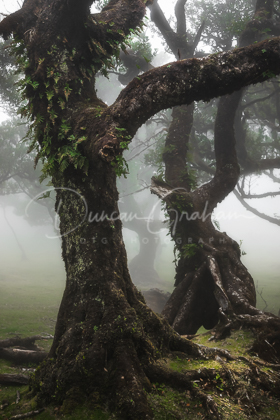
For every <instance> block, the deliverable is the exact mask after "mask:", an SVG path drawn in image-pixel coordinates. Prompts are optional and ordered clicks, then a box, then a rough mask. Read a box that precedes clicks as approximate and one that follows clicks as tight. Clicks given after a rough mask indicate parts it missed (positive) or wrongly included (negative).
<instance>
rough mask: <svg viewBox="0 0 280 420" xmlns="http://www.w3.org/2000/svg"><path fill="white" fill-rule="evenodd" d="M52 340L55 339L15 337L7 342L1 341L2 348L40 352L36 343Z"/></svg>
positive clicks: (35, 336)
mask: <svg viewBox="0 0 280 420" xmlns="http://www.w3.org/2000/svg"><path fill="white" fill-rule="evenodd" d="M51 339H53V336H52V335H44V336H43V335H33V336H31V337H24V338H21V337H13V338H8V339H6V340H0V348H6V347H15V346H17V347H18V346H20V347H21V348H24V349H26V350H38V347H37V346H36V345H35V341H37V340H51Z"/></svg>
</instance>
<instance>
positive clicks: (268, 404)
mask: <svg viewBox="0 0 280 420" xmlns="http://www.w3.org/2000/svg"><path fill="white" fill-rule="evenodd" d="M33 276H35V277H36V276H37V273H36V272H34V273H33ZM8 277H9V278H8ZM8 277H7V276H6V277H5V275H0V286H1V294H0V307H1V321H0V339H7V338H12V337H14V336H16V335H20V337H27V336H32V335H37V334H53V331H54V325H55V319H56V314H57V310H58V305H59V301H60V298H61V293H62V285H63V281H62V282H61V284H58V283H57V281H54V279H55V275H54V276H51V277H48V278H45V279H42V283H41V285H38V288H37V287H35V286H34V281H32V278H31V277H32V276H30V277H29V276H27V277H26V278H24V279H22V278H20V279H18V278H16V276H14V279H13V282H12V285H11V282H10V280H11V278H10V276H8ZM8 280H9V281H8ZM42 284H43V287H42ZM39 287H40V288H41V290H40V293H39V291H38V290H39ZM42 290H43V292H42ZM54 295H55V297H54ZM200 332H201V334H199V335H198V336H197V337H195V338H194V339H193V341H194V342H196V343H197V344H202V345H206V346H209V347H216V348H217V347H218V348H221V349H224V350H228V351H229V352H230V354H231V355H232V356H234V360H232V361H226V359H223V358H222V357H218V356H217V357H216V358H215V359H214V360H210V359H209V360H200V359H197V358H192V357H189V356H188V355H186V354H183V353H179V352H177V353H172V355H170V356H169V357H166V358H165V359H162V360H161V361H160V363H161V364H163V365H165V366H166V367H168V368H170V369H172V370H174V371H177V372H181V373H184V374H186V375H188V374H190V373H192V372H198V373H199V375H198V376H199V378H198V379H196V380H193V381H192V385H193V387H194V389H196V390H198V391H201V392H203V393H204V395H209V396H211V397H212V398H213V399H214V401H215V403H216V404H217V408H218V412H219V414H220V417H221V419H225V420H237V419H238V420H245V419H251V418H253V419H263V420H271V419H276V420H277V419H279V420H280V395H278V394H277V390H275V392H273V391H272V390H273V381H276V380H277V383H278V384H279V375H280V371H279V370H273V369H272V367H271V366H268V365H266V366H265V364H264V363H263V362H262V361H261V360H260V359H259V358H258V356H257V355H256V354H254V353H251V352H250V348H251V347H252V344H253V341H254V336H253V333H252V332H251V331H244V330H236V331H233V332H232V334H231V336H230V337H228V338H226V339H224V340H221V341H219V342H214V341H209V338H211V333H210V332H208V333H205V332H204V331H200ZM36 344H37V345H39V346H40V347H42V348H44V349H45V350H46V351H47V350H48V349H49V348H50V345H51V340H40V341H37V342H36ZM34 369H35V366H32V365H29V366H15V365H14V364H13V363H12V362H8V361H4V360H0V374H2V373H9V374H21V375H22V374H25V375H28V374H32V372H33V371H34ZM252 373H253V374H254V375H253V374H252ZM210 376H211V379H210ZM252 378H253V380H252ZM264 379H265V380H264ZM267 383H271V384H272V387H271V386H270V387H269V388H268V387H267V386H266V384H267ZM275 383H276V382H275ZM278 391H279V388H278ZM28 392H29V390H28V386H16V387H15V386H4V385H0V419H1V418H2V419H4V420H6V419H16V418H17V417H16V416H17V415H19V414H24V413H27V412H32V411H34V410H36V402H35V400H30V396H28ZM19 396H20V399H19V401H18V402H16V400H17V399H18V397H19ZM147 398H148V400H149V403H150V405H151V407H152V410H153V412H154V418H155V420H185V419H188V420H189V419H192V420H195V419H200V420H201V419H210V417H209V413H207V411H206V409H205V406H204V404H203V401H202V400H200V399H199V398H195V397H194V396H193V394H192V393H191V392H190V391H183V390H181V391H174V389H172V388H170V387H169V386H167V385H165V384H163V383H154V384H152V392H151V393H149V394H148V395H147ZM26 418H31V417H26ZM36 419H38V420H53V419H57V420H59V419H67V420H72V419H73V420H113V419H116V417H115V416H114V415H112V414H110V413H109V412H107V411H106V410H105V409H104V407H103V408H101V407H98V406H96V405H93V404H92V403H91V401H88V402H86V403H85V404H83V406H79V407H76V408H73V407H71V408H63V406H62V407H56V406H52V407H47V408H45V410H44V411H43V412H42V413H40V414H38V415H36ZM135 420H137V419H135Z"/></svg>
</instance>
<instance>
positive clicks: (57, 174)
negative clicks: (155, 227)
mask: <svg viewBox="0 0 280 420" xmlns="http://www.w3.org/2000/svg"><path fill="white" fill-rule="evenodd" d="M149 3H150V1H142V0H129V1H123V0H112V1H110V2H109V3H108V5H107V6H106V7H105V8H104V9H103V11H102V12H101V13H100V14H96V15H91V14H90V11H89V6H90V5H91V4H92V1H91V0H81V1H79V2H77V1H76V0H25V1H24V3H23V6H22V8H21V9H20V10H19V11H18V12H16V13H14V14H12V15H10V16H8V17H6V18H5V19H4V20H3V21H2V22H1V23H0V33H1V34H2V35H3V36H4V37H5V38H7V37H8V36H9V35H11V34H12V33H13V34H14V36H15V43H14V52H15V53H16V54H17V55H18V56H19V59H20V60H19V64H21V65H22V66H23V71H24V72H25V79H24V80H21V83H22V86H23V88H24V93H25V98H26V99H27V101H28V106H27V108H25V109H23V112H24V113H25V114H27V115H29V117H30V119H31V120H32V126H33V134H34V140H35V142H33V146H35V147H37V149H38V158H40V157H43V158H44V159H45V162H46V165H45V166H44V172H45V174H48V175H52V180H53V185H54V187H55V188H56V191H57V203H56V210H57V212H58V214H59V216H60V232H61V236H62V257H63V260H64V263H65V268H66V273H67V280H66V288H65V292H64V295H63V299H62V303H61V306H60V310H59V314H58V320H57V325H56V331H55V337H54V341H53V346H52V348H51V351H50V354H49V356H48V357H47V359H46V360H45V361H44V362H43V363H42V365H41V367H40V368H39V370H37V371H36V375H35V378H34V380H33V384H32V388H33V391H34V393H36V395H37V400H38V401H40V402H41V403H50V402H54V403H56V404H63V402H64V401H66V402H65V404H66V403H67V401H69V400H72V399H75V400H78V401H79V400H80V401H81V400H82V399H83V398H84V397H87V398H91V399H92V400H93V401H96V402H97V403H102V402H105V403H109V405H110V408H112V409H117V410H118V411H120V412H121V416H122V419H139V420H140V419H151V418H152V417H153V415H152V412H151V409H150V407H149V404H148V403H147V396H146V394H145V389H149V387H150V381H149V380H150V379H151V380H154V379H155V377H160V378H162V377H165V378H167V379H168V380H169V383H171V384H174V383H176V382H177V383H180V384H181V385H183V386H184V387H187V388H189V389H192V392H195V390H193V387H192V384H191V382H190V381H188V380H186V378H184V376H183V375H181V376H180V375H179V374H169V373H168V372H167V373H166V372H165V371H164V369H161V368H160V367H157V366H155V365H154V363H155V362H156V360H157V358H158V357H160V356H161V355H162V354H165V353H166V352H168V351H172V350H181V351H185V352H189V353H190V354H191V353H192V354H195V355H196V356H203V355H205V354H207V353H209V352H210V353H211V352H214V353H216V352H217V351H216V350H215V349H214V350H211V351H207V350H206V349H204V348H203V347H198V346H195V345H194V344H192V343H191V342H189V341H188V340H184V339H182V338H180V337H179V336H178V334H177V333H175V332H174V330H173V329H172V328H171V327H170V326H169V325H168V323H167V322H165V321H164V320H162V319H160V318H159V317H158V316H157V315H155V314H154V313H153V312H152V311H151V310H150V309H149V308H148V307H147V306H146V305H145V303H144V301H143V298H142V296H141V295H140V294H139V293H138V292H137V290H136V288H135V286H133V284H132V282H131V280H130V277H129V272H128V269H127V260H126V253H125V249H124V244H123V240H122V234H121V222H120V220H118V219H117V218H116V215H117V214H118V209H117V204H116V203H117V199H118V194H117V189H116V172H117V173H121V172H122V170H123V161H122V151H123V149H124V146H125V147H126V145H127V143H128V142H129V140H130V136H133V135H134V134H135V132H136V130H137V129H138V127H140V126H141V124H142V123H144V122H145V121H146V120H147V119H148V118H150V117H151V116H152V115H154V114H155V113H156V112H158V111H159V110H161V109H164V108H166V107H171V106H176V105H182V104H191V103H192V102H193V101H194V100H200V99H209V98H211V97H213V96H215V95H221V94H225V93H227V92H233V91H234V90H236V89H239V88H241V87H243V86H246V85H248V84H250V83H252V82H257V81H263V80H266V79H267V78H268V77H269V76H267V74H264V72H265V71H266V70H267V68H268V66H269V69H270V70H271V71H275V73H277V74H278V73H279V72H280V65H279V64H280V47H279V41H278V40H277V39H274V40H272V41H271V42H268V41H264V43H262V44H261V45H254V46H252V47H251V48H250V51H249V52H250V54H249V55H250V56H249V57H248V51H247V50H246V49H243V50H242V49H241V50H236V51H235V52H234V53H233V52H231V53H229V54H222V55H217V56H216V55H215V56H212V57H210V58H209V57H208V58H206V59H204V60H201V61H200V60H182V61H180V62H178V63H172V64H170V65H167V66H163V67H161V68H159V69H153V70H150V71H149V72H147V73H145V74H144V75H142V76H140V77H139V78H136V79H134V80H133V81H132V82H131V83H129V84H128V86H127V87H126V88H125V89H124V90H123V91H122V93H121V94H120V96H119V97H118V98H117V100H116V101H115V103H114V104H113V105H112V106H110V107H107V106H106V105H105V104H104V103H103V102H102V101H101V100H99V99H98V98H97V96H96V92H95V86H94V82H95V75H96V73H97V71H99V70H100V69H101V67H102V65H103V64H108V60H109V59H110V57H111V56H112V55H113V54H114V53H117V49H118V46H119V43H121V42H123V41H124V40H125V36H127V35H128V34H129V33H130V30H131V28H136V27H137V25H139V23H140V21H141V19H142V18H143V16H144V13H145V6H146V5H147V4H149ZM264 48H265V49H266V56H265V59H263V57H262V53H261V51H262V49H264ZM206 84H207V86H209V88H208V89H207V90H205V85H206ZM36 142H37V143H36ZM227 143H228V144H229V145H231V139H230V140H229V141H228V142H227ZM230 147H231V146H230ZM225 153H226V154H228V153H229V151H228V150H224V149H222V150H221V151H220V152H219V156H220V159H221V163H220V165H219V168H220V169H218V171H219V170H221V171H222V170H223V169H224V168H225V165H228V163H229V162H228V160H227V158H226V156H224V154H225ZM231 165H232V167H231ZM237 172H238V171H237V166H236V165H235V162H230V163H229V166H228V170H227V182H228V181H232V182H235V180H236V176H237V175H238V174H237ZM212 184H213V185H212V186H211V188H212V191H213V189H214V190H217V191H220V189H221V191H222V194H221V195H219V194H218V196H219V197H221V198H222V197H223V194H224V193H225V190H226V189H227V188H228V186H225V185H224V180H223V178H222V179H221V177H216V178H214V180H213V183H212ZM230 185H231V184H230ZM210 192H211V191H210V190H209V189H208V188H203V187H202V188H200V189H199V190H198V192H197V194H193V195H192V196H188V194H187V196H186V200H185V201H184V203H183V206H186V207H187V208H188V206H189V205H191V204H192V203H193V204H194V205H195V208H196V209H198V210H201V211H203V207H204V204H205V202H206V201H209V203H210V207H209V211H211V210H212V209H213V207H214V206H215V205H216V201H217V200H216V198H215V200H216V201H215V200H214V201H213V198H212V197H211V196H210ZM159 193H160V194H161V191H160V192H159ZM215 197H216V196H215ZM189 198H191V200H189ZM102 214H103V215H105V216H107V217H104V218H101V219H99V220H97V218H95V216H101V215H102ZM180 223H182V224H184V223H185V222H184V221H182V222H180ZM205 226H207V229H208V230H209V234H210V233H211V232H212V230H211V229H212V228H211V224H210V223H206V225H205ZM212 245H214V246H217V245H218V244H216V242H215V243H214V244H212ZM205 250H206V251H205ZM204 251H205V252H207V247H206V248H204ZM212 255H214V253H213V251H212ZM210 257H211V255H210V254H209V258H208V260H209V267H210V269H212V271H213V272H214V271H215V272H216V271H217V270H216V269H215V268H216V266H215V265H214V266H213V264H212V261H213V260H212V259H211V258H210ZM192 261H193V260H191V264H192ZM225 264H226V262H225ZM229 264H230V263H229ZM195 268H196V267H195V266H194V270H195ZM215 288H216V290H217V293H220V295H221V298H220V299H222V297H223V293H222V288H221V287H219V285H218V280H217V279H216V280H215ZM178 377H179V379H178ZM73 384H74V385H73ZM205 404H206V405H207V406H208V407H210V408H211V410H212V412H214V411H215V404H214V403H213V401H212V400H211V398H210V397H209V398H208V397H205Z"/></svg>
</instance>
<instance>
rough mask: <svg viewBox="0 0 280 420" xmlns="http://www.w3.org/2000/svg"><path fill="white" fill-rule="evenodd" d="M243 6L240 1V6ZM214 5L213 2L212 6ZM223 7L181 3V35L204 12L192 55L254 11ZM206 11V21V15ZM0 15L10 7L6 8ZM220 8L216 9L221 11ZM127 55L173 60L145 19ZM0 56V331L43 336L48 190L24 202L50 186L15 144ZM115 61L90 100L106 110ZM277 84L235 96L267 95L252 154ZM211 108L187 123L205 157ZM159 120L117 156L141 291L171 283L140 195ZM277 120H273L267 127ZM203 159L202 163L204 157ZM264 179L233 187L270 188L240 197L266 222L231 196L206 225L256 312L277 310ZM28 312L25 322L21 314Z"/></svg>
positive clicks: (53, 261)
mask: <svg viewBox="0 0 280 420" xmlns="http://www.w3.org/2000/svg"><path fill="white" fill-rule="evenodd" d="M101 3H102V2H101ZM241 3H242V2H240V4H241ZM243 3H244V4H245V5H246V2H243ZM247 3H251V2H247ZM159 4H160V6H162V7H163V9H164V2H163V1H161V2H159ZM211 4H212V5H214V7H213V9H211ZM217 4H219V5H220V7H221V8H220V9H219V7H217ZM3 5H4V2H2V3H1V7H2V8H3ZM223 5H225V2H223V1H218V2H211V1H209V2H204V6H203V7H204V9H203V7H202V2H199V1H195V0H193V1H192V2H188V7H193V8H197V11H199V12H200V13H201V15H200V16H199V14H198V15H197V21H195V22H192V26H191V22H189V30H190V33H191V34H194V33H195V32H196V30H197V29H196V27H197V25H198V22H199V21H200V22H202V21H203V19H204V17H205V16H207V17H208V20H207V18H206V21H205V27H204V32H203V35H202V37H201V42H200V43H199V46H198V50H199V51H200V53H201V54H203V53H204V54H209V53H211V52H216V51H217V50H220V49H221V47H222V43H221V38H220V42H218V41H217V37H216V38H215V37H214V35H213V34H214V32H215V31H216V32H215V33H219V36H220V37H221V36H222V34H223V33H225V32H226V31H228V32H229V33H230V35H229V36H228V38H230V40H231V41H230V42H231V45H230V46H231V47H234V46H235V45H236V39H237V36H238V33H240V30H241V29H242V28H241V26H242V24H241V23H242V21H243V23H244V24H245V23H246V21H247V19H248V18H249V16H250V13H252V11H253V10H254V8H253V2H252V7H251V8H250V7H245V9H243V11H242V13H241V16H240V19H241V20H240V22H238V24H237V23H236V22H235V19H236V18H235V14H234V13H235V12H236V11H234V10H232V14H231V10H230V9H229V8H228V7H227V13H228V14H227V15H226V14H225V13H224V12H225V10H222V7H223ZM247 6H248V4H247ZM10 7H12V3H10ZM15 7H16V6H15ZM207 8H208V9H207ZM214 9H215V10H216V15H214V14H211V13H212V12H213V11H214ZM10 11H12V10H10V9H9V12H10ZM221 11H223V14H222V15H221ZM3 12H4V10H3ZM171 12H172V8H171V7H170V10H166V13H167V16H169V18H170V24H171V26H172V24H173V23H174V18H172V15H171V14H170V13H171ZM210 12H211V13H210ZM221 16H223V19H221ZM217 22H219V24H220V29H219V30H218V29H217V28H216V27H215V25H217ZM214 24H215V25H214ZM214 29H215V31H214ZM211 31H212V35H211ZM230 31H231V32H230ZM215 40H216V41H215ZM228 42H229V41H227V45H224V49H225V50H227V49H228ZM2 51H5V50H2ZM129 53H130V55H131V56H132V57H140V56H142V59H143V57H144V58H145V60H146V63H148V64H149V65H153V66H158V65H162V64H165V63H167V62H170V61H173V60H174V56H173V55H172V54H171V53H170V51H168V48H167V46H166V45H165V44H164V41H163V40H162V38H161V37H160V34H159V31H158V30H156V29H155V26H154V25H153V24H152V23H147V27H146V32H145V33H142V35H139V36H138V37H134V38H133V39H132V44H131V50H129ZM1 60H2V68H3V65H4V66H6V70H7V71H6V73H5V75H4V79H3V78H2V80H1V87H0V90H1V111H2V113H1V121H2V122H1V125H0V150H1V153H0V175H1V176H0V181H1V183H0V226H1V235H0V259H1V264H0V288H1V293H0V307H1V308H2V309H4V311H3V314H4V317H1V321H0V335H1V336H5V335H6V334H12V333H20V334H30V335H31V334H33V333H34V334H36V333H42V332H46V333H53V330H54V325H55V320H56V313H57V310H58V307H59V303H60V301H61V296H62V292H63V289H64V284H65V270H64V266H63V262H62V259H61V256H60V255H61V250H60V239H59V238H58V224H57V223H58V222H57V220H56V219H55V214H54V196H53V194H51V195H50V197H47V198H42V199H40V200H37V199H35V200H34V197H37V198H38V197H39V196H42V195H43V194H44V192H45V191H46V190H48V189H49V188H50V187H49V186H48V182H49V180H48V179H45V180H43V182H42V183H40V182H39V177H40V168H41V166H40V163H39V164H38V166H37V169H36V170H35V171H34V169H33V166H34V163H33V160H34V156H33V155H32V153H31V154H29V155H26V151H27V149H28V145H27V144H26V143H24V142H22V141H21V140H22V138H24V136H25V135H26V131H27V126H26V125H25V122H24V120H22V119H20V118H19V117H18V115H17V107H18V101H19V96H18V93H17V90H16V89H17V88H16V86H15V85H14V81H15V80H14V77H17V78H20V75H18V76H13V75H12V68H11V66H9V61H8V60H9V58H8V56H6V55H5V53H3V54H2V57H1ZM5 60H6V61H5ZM124 60H125V57H124ZM135 63H136V64H135ZM139 63H140V62H137V61H135V62H134V64H133V65H134V70H135V69H137V70H136V73H139V72H140V71H141V63H140V64H139ZM125 64H126V63H125V61H123V63H121V62H120V63H119V66H118V70H119V73H118V74H117V73H115V72H109V74H108V78H105V77H104V76H101V75H100V77H99V81H98V85H97V89H98V94H99V96H100V97H101V98H102V100H104V101H105V102H106V103H107V104H110V103H112V102H113V101H114V100H115V98H116V97H117V95H118V93H119V92H120V90H121V89H122V88H123V84H122V83H121V81H122V82H123V83H124V84H125V80H124V79H125V76H126V75H127V74H128V73H129V70H131V67H126V65H125ZM135 66H136V67H135ZM275 84H276V87H277V89H276V88H275ZM278 86H279V80H278V79H273V81H272V82H267V83H266V86H265V87H263V86H262V87H260V86H257V87H254V88H250V89H249V90H250V95H251V96H249V94H248V95H247V98H246V99H245V101H247V102H250V101H252V100H253V99H254V98H259V97H260V96H261V95H263V97H265V96H268V95H271V99H270V102H269V103H270V105H269V107H270V108H271V110H270V113H271V120H270V121H269V119H268V117H267V115H264V111H263V110H261V111H260V109H257V111H258V112H259V114H260V115H261V113H263V114H262V115H263V119H262V120H261V119H260V120H258V121H256V120H254V119H253V118H252V116H251V118H250V116H249V117H248V116H247V125H248V127H247V130H248V131H250V133H251V136H252V137H254V136H255V137H254V142H255V143H254V144H255V147H256V149H258V148H261V147H264V148H265V150H266V151H267V150H268V147H267V146H265V145H264V143H265V142H266V143H267V144H268V143H269V142H270V143H271V142H273V141H276V140H277V139H278V137H279V133H278V131H279V130H278V129H277V127H276V126H275V127H273V124H272V122H271V121H272V120H273V119H274V121H276V119H275V117H274V116H273V112H276V111H275V107H276V105H274V103H277V100H276V99H275V98H278V97H279V92H278V91H279V88H278ZM273 89H275V92H274V96H273V95H272V94H271V91H272V90H273ZM7 92H8V93H9V94H7ZM272 93H273V92H272ZM216 104H217V101H216V100H213V101H211V102H210V103H206V104H196V119H195V125H194V128H193V134H192V135H193V136H196V139H198V143H199V145H200V147H201V149H200V151H201V150H202V151H203V150H206V151H208V152H209V153H210V155H211V152H213V141H212V140H213V123H214V119H215V112H216ZM271 104H272V105H271ZM257 106H259V105H257ZM269 107H267V108H269ZM248 112H250V111H248ZM267 112H268V110H267ZM251 115H252V114H251ZM169 121H170V112H169V111H167V112H162V113H161V114H160V115H158V116H156V117H154V118H152V119H151V120H150V121H149V124H146V125H145V126H143V127H142V128H141V129H140V130H139V132H138V134H137V135H136V137H135V139H134V141H133V143H132V144H131V146H130V148H129V150H127V151H126V152H125V158H126V160H127V163H128V167H129V172H130V174H131V176H130V177H129V178H128V179H125V178H124V177H121V178H120V179H119V191H120V211H121V213H122V214H128V215H129V214H136V215H137V217H138V218H139V219H142V220H140V221H138V226H135V225H133V223H132V222H125V221H124V239H125V244H126V249H127V254H128V260H129V263H130V269H131V275H132V280H133V281H134V282H135V284H136V285H137V286H138V287H139V288H140V289H141V290H142V291H145V290H149V289H151V288H157V289H160V290H162V291H164V292H169V293H171V292H172V291H173V285H174V275H175V264H174V254H173V243H172V241H171V240H170V236H168V227H167V225H166V223H164V220H165V215H164V211H163V210H162V209H161V203H160V201H159V200H158V199H157V198H156V197H155V196H152V195H151V193H150V190H149V185H150V180H151V177H152V176H153V175H155V174H157V175H160V174H161V173H162V171H163V166H162V165H163V164H162V163H161V154H162V152H163V147H164V139H165V136H166V131H167V130H166V127H167V126H168V122H169ZM279 121H280V120H279V119H278V122H277V126H278V124H279ZM211 124H212V126H211ZM252 133H253V134H254V136H253V134H252ZM277 141H278V142H279V140H277ZM258 142H259V143H258ZM260 142H261V143H263V144H261V143H260ZM203 148H204V149H203ZM195 153H196V151H195V150H194V149H192V150H190V165H191V167H192V169H193V173H194V182H195V181H196V182H198V183H202V182H203V181H205V180H207V174H206V175H205V174H203V172H202V171H201V168H199V166H198V165H196V160H195ZM263 153H264V152H263ZM205 156H206V152H205ZM275 156H276V155H275V151H274V157H275ZM278 156H279V154H278ZM207 159H208V161H207ZM206 161H207V163H208V164H209V158H208V157H207V156H206ZM197 169H198V170H197ZM195 171H196V172H195ZM270 175H272V172H270ZM195 177H196V178H195ZM273 177H274V178H275V179H274V181H275V182H273V180H272V176H268V174H261V173H259V174H254V175H250V176H247V177H246V178H245V179H244V180H241V184H240V185H241V187H242V186H243V187H244V189H246V191H247V192H248V191H249V192H250V194H262V193H264V192H267V191H272V195H271V196H267V197H265V198H263V199H260V198H258V199H257V198H256V199H250V200H246V202H247V203H249V205H250V206H252V207H253V208H255V209H257V211H259V212H261V213H262V214H266V215H268V216H269V217H270V218H271V219H272V220H271V221H272V222H271V221H270V222H269V221H267V220H264V219H263V218H260V217H258V216H257V215H256V214H253V213H252V212H250V211H248V210H246V208H245V207H244V206H243V205H242V204H241V203H240V201H238V199H237V198H236V196H235V195H234V194H233V193H231V194H230V195H229V196H228V197H227V199H226V200H224V202H223V203H221V204H220V205H219V206H218V207H217V209H216V211H215V220H216V225H217V226H218V225H219V228H220V230H221V231H223V232H227V234H228V235H229V236H230V237H232V238H233V239H234V240H236V241H237V242H238V243H239V244H240V246H241V250H242V251H243V254H244V255H243V257H242V261H243V263H244V264H245V265H246V267H247V268H248V270H249V272H250V273H251V274H252V276H253V278H254V281H255V284H256V288H257V307H258V308H259V309H262V310H266V311H270V312H272V313H275V314H277V313H278V311H279V309H280V305H279V302H280V287H279V280H280V278H279V277H280V275H279V272H280V260H279V248H280V235H279V232H278V230H279V227H280V226H279V225H280V222H279V214H280V213H279V203H280V197H279V195H277V192H278V194H279V179H278V177H280V171H279V170H274V171H273ZM242 182H243V184H242ZM273 193H275V195H273ZM151 215H152V217H153V218H154V221H153V223H150V225H149V226H150V229H151V230H152V231H154V232H156V233H154V234H151V233H149V231H148V230H147V222H146V220H145V219H148V218H149V217H151ZM273 220H274V222H273ZM140 252H141V258H140V254H139V253H140ZM137 256H138V258H137ZM31 311H32V313H33V315H32V317H30V312H31Z"/></svg>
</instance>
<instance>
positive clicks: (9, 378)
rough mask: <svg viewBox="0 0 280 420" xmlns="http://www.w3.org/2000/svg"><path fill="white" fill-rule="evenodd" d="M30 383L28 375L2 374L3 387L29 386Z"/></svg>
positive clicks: (0, 377)
mask: <svg viewBox="0 0 280 420" xmlns="http://www.w3.org/2000/svg"><path fill="white" fill-rule="evenodd" d="M28 381H29V377H28V376H26V375H11V374H8V373H2V374H0V384H2V385H27V384H28Z"/></svg>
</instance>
